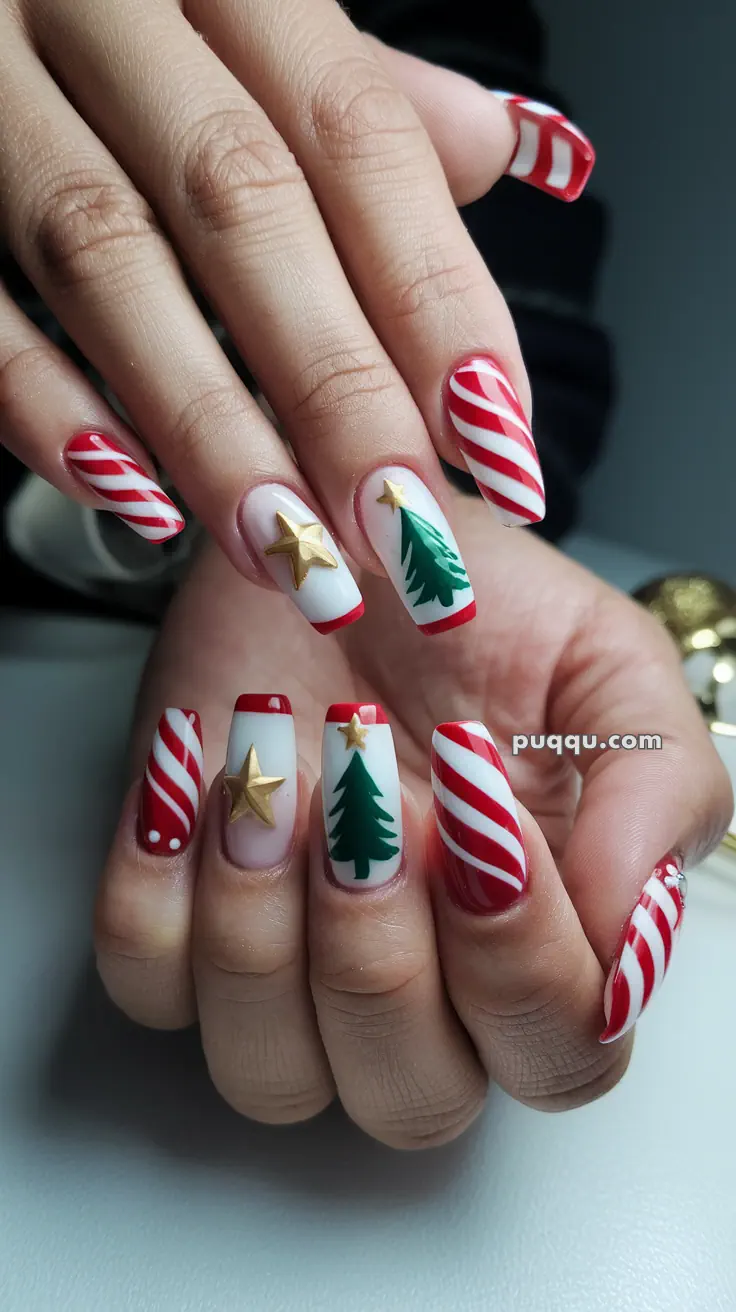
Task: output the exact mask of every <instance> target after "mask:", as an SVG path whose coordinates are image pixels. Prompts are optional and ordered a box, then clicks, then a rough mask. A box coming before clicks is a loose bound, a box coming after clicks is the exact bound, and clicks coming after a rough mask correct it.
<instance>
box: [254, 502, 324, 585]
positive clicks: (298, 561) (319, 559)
mask: <svg viewBox="0 0 736 1312" xmlns="http://www.w3.org/2000/svg"><path fill="white" fill-rule="evenodd" d="M276 521H277V523H278V526H279V528H280V529H281V537H280V538H279V539H278V540H277V541H276V542H272V543H271V545H270V546H269V547H266V549H265V554H266V555H267V556H288V557H289V561H290V563H291V574H292V578H293V580H294V587H295V588H296V589H297V591H298V590H299V588H300V587H301V586H302V583H303V582H304V580H305V578H306V577H307V574H308V573H309V571H310V569H311V568H312V566H313V565H321V566H322V567H323V569H337V561H336V560H335V557H334V556H333V555H332V553H331V552H330V551H328V550H327V547H324V546H323V545H322V534H323V533H324V528H323V526H322V525H321V524H317V523H315V524H297V523H295V522H294V520H293V519H289V518H288V517H287V516H286V515H283V514H282V513H281V511H280V510H277V511H276Z"/></svg>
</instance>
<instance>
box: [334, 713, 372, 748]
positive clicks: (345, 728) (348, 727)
mask: <svg viewBox="0 0 736 1312" xmlns="http://www.w3.org/2000/svg"><path fill="white" fill-rule="evenodd" d="M367 732H368V730H367V729H366V727H365V725H364V724H362V723H361V719H360V716H359V715H358V713H357V711H354V712H353V714H352V716H351V718H350V720H349V721H348V723H347V724H340V725H338V733H343V734H344V735H345V751H347V750H348V748H349V747H359V748H361V750H362V751H365V736H366V734H367Z"/></svg>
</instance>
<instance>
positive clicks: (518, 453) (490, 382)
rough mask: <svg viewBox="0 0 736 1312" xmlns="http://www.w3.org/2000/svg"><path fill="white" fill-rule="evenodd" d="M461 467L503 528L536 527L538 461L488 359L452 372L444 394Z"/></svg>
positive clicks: (541, 505)
mask: <svg viewBox="0 0 736 1312" xmlns="http://www.w3.org/2000/svg"><path fill="white" fill-rule="evenodd" d="M445 401H446V404H447V412H448V414H449V416H450V423H451V424H452V426H453V428H454V430H455V435H456V438H457V443H458V446H459V447H460V450H461V451H462V453H463V457H464V459H465V463H466V465H467V467H468V469H469V470H470V473H471V474H472V475H473V478H474V479H475V481H476V483H477V484H478V488H479V490H480V492H481V493H482V495H483V496H484V497H485V499H486V501H488V502H489V504H490V505H492V506H494V507H495V509H496V511H497V513H498V515H499V516H500V518H501V520H502V522H503V523H504V524H509V525H522V524H538V523H539V521H540V520H542V519H544V512H545V499H544V483H543V481H542V471H541V469H540V466H539V456H538V455H537V448H536V446H535V445H534V438H533V437H532V434H531V429H530V428H529V425H528V423H527V421H526V415H525V414H524V410H523V408H522V405H521V402H520V400H519V398H518V396H517V395H516V392H515V391H514V388H513V387H512V386H511V383H510V382H509V380H508V378H507V377H506V374H505V373H504V371H503V369H502V368H501V366H500V365H499V364H498V363H497V362H496V361H495V360H494V359H493V356H490V355H474V356H471V358H470V359H469V360H464V361H463V363H462V364H459V365H458V366H457V368H456V369H454V370H453V372H452V373H451V375H450V377H449V379H448V381H447V388H446V392H445Z"/></svg>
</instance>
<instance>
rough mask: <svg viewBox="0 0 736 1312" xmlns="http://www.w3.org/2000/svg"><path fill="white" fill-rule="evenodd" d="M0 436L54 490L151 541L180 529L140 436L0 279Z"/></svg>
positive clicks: (178, 516) (178, 514)
mask: <svg viewBox="0 0 736 1312" xmlns="http://www.w3.org/2000/svg"><path fill="white" fill-rule="evenodd" d="M0 437H2V440H3V442H4V443H5V444H6V445H7V446H8V447H9V449H10V450H11V451H12V452H13V453H14V455H16V456H17V457H18V459H19V460H22V461H23V463H24V464H26V465H28V467H29V468H30V469H32V470H34V471H35V473H37V474H40V476H41V478H45V479H46V480H47V481H48V482H49V483H52V484H53V485H54V487H56V488H58V489H59V491H60V492H64V493H65V494H66V495H67V496H70V497H72V498H73V499H74V500H76V501H81V502H83V503H84V504H86V505H90V506H95V507H96V508H97V509H100V510H112V511H113V513H114V514H117V515H118V516H119V517H120V518H121V519H122V520H123V522H124V523H126V524H128V525H129V526H130V527H131V528H132V529H134V530H135V532H137V533H138V534H139V535H140V536H141V537H144V538H147V539H148V540H149V541H153V542H166V541H167V540H168V539H169V538H172V537H175V536H176V534H177V533H180V532H181V530H182V529H183V528H184V516H183V515H182V514H181V512H180V511H179V510H177V508H176V506H175V505H174V503H173V501H171V499H170V498H169V497H167V496H166V493H165V492H164V491H163V490H162V488H160V487H159V485H158V483H157V482H156V480H155V479H154V478H153V477H152V475H151V472H150V460H149V458H148V456H147V455H146V454H145V452H144V451H143V448H142V447H141V445H140V443H139V442H137V441H136V439H135V437H134V436H133V434H132V433H131V432H130V430H129V429H128V428H127V426H126V425H125V424H123V423H122V422H121V421H120V420H119V419H118V418H117V416H116V414H115V412H114V411H113V410H112V408H111V407H110V406H108V405H106V404H105V402H104V401H103V400H102V398H101V397H100V396H99V395H98V394H97V392H95V390H94V388H93V387H92V386H91V385H90V383H89V382H88V381H87V379H86V378H85V377H84V375H83V374H82V373H81V372H80V370H79V369H77V368H76V367H75V366H74V365H73V364H72V362H71V360H69V359H68V358H67V356H65V355H64V353H63V351H60V350H59V348H58V347H57V346H54V345H53V343H52V342H50V341H49V340H48V338H47V337H45V336H44V334H43V333H42V332H39V330H38V329H37V328H36V327H35V326H34V325H33V324H32V323H31V322H30V320H29V319H27V318H26V316H25V315H24V314H23V313H22V311H21V310H19V309H18V307H17V306H16V305H15V304H14V302H13V301H12V300H11V299H10V297H9V296H8V294H7V292H6V291H5V289H4V288H3V287H2V284H0Z"/></svg>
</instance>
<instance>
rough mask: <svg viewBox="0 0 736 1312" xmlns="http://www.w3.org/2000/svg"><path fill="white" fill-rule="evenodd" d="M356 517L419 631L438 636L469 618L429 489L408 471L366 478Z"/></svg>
mask: <svg viewBox="0 0 736 1312" xmlns="http://www.w3.org/2000/svg"><path fill="white" fill-rule="evenodd" d="M357 510H358V518H359V521H360V524H361V526H362V528H363V531H364V533H365V535H366V537H367V539H368V541H369V542H370V544H371V546H372V547H373V550H374V551H375V553H376V555H377V556H378V558H379V560H380V561H381V564H382V565H383V567H384V569H385V570H386V573H387V574H388V576H389V578H390V580H391V582H392V583H393V585H394V587H395V588H396V591H397V592H398V594H399V596H400V597H401V600H402V601H403V603H404V605H405V607H406V609H407V610H408V612H409V614H410V615H411V618H412V619H413V621H414V623H415V624H416V625H417V627H418V628H419V629H420V630H421V632H422V633H429V634H432V633H444V632H445V631H446V630H447V629H454V628H457V626H458V625H460V624H465V623H466V622H467V621H468V620H471V619H472V618H473V616H474V615H475V599H474V596H473V589H472V587H471V586H470V580H469V578H468V575H467V573H466V570H465V565H464V564H463V559H462V556H461V555H460V548H459V547H458V545H457V542H456V541H455V538H454V536H453V533H452V529H451V528H450V525H449V524H448V522H447V520H446V518H445V516H444V515H443V513H442V511H441V510H440V507H439V506H438V504H437V502H436V500H435V498H434V497H433V496H432V493H431V492H430V491H429V488H428V487H426V486H425V484H424V483H423V482H422V480H421V479H420V478H419V477H418V476H417V475H416V474H415V473H414V472H413V471H412V470H411V469H407V468H405V467H404V466H402V465H389V466H387V467H385V468H383V469H377V470H375V471H374V473H372V474H369V476H368V478H366V479H365V481H364V482H363V483H362V484H361V487H360V489H359V491H358V500H357Z"/></svg>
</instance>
